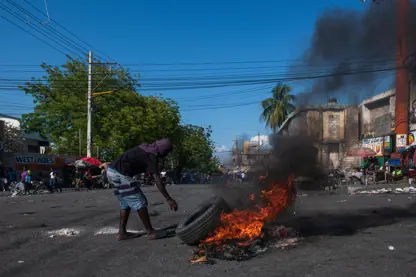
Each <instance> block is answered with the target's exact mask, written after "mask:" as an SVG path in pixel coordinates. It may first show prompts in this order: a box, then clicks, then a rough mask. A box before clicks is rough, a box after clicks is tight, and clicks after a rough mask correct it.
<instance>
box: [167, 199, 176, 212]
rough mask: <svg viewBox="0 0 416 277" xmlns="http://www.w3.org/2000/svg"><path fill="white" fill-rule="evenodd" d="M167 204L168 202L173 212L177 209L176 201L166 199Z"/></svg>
mask: <svg viewBox="0 0 416 277" xmlns="http://www.w3.org/2000/svg"><path fill="white" fill-rule="evenodd" d="M168 204H169V206H170V209H171V210H173V211H175V212H176V211H177V210H178V203H176V201H175V200H173V199H172V198H171V199H169V200H168Z"/></svg>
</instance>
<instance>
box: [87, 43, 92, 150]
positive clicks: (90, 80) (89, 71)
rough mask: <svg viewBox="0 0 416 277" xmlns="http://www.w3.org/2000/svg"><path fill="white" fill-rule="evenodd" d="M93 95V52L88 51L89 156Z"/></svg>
mask: <svg viewBox="0 0 416 277" xmlns="http://www.w3.org/2000/svg"><path fill="white" fill-rule="evenodd" d="M91 97H92V52H91V51H90V52H89V53H88V118H87V157H91V112H92V111H91Z"/></svg>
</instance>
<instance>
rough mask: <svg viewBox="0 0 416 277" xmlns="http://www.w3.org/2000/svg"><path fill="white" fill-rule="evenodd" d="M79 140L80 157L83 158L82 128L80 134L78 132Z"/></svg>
mask: <svg viewBox="0 0 416 277" xmlns="http://www.w3.org/2000/svg"><path fill="white" fill-rule="evenodd" d="M78 140H79V143H78V144H79V156H80V157H81V155H82V137H81V128H79V132H78Z"/></svg>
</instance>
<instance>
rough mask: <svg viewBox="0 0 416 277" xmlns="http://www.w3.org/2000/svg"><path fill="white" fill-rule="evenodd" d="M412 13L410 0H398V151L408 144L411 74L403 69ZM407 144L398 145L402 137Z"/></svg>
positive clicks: (396, 123)
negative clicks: (408, 24) (408, 25)
mask: <svg viewBox="0 0 416 277" xmlns="http://www.w3.org/2000/svg"><path fill="white" fill-rule="evenodd" d="M409 14H410V0H396V35H397V37H396V107H395V110H396V122H395V131H396V152H399V150H403V148H404V147H405V146H406V145H407V144H408V132H409V74H408V72H407V70H405V69H403V64H404V61H405V59H406V57H407V34H408V30H407V29H408V28H407V23H408V20H409ZM403 136H404V137H405V139H406V145H400V144H399V145H397V142H398V141H399V140H400V137H403Z"/></svg>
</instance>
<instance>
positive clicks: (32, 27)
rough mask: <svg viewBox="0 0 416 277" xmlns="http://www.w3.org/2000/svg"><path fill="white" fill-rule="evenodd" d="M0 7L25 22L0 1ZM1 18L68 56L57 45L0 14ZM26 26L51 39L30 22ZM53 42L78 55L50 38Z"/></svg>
mask: <svg viewBox="0 0 416 277" xmlns="http://www.w3.org/2000/svg"><path fill="white" fill-rule="evenodd" d="M0 8H1V9H2V10H4V11H5V12H7V13H9V14H10V15H12V16H13V17H15V18H17V19H20V21H21V22H23V23H25V19H24V18H23V17H21V16H20V15H18V14H17V13H15V12H13V11H12V10H11V9H9V8H8V7H6V6H5V5H3V4H1V3H0ZM0 16H1V17H2V18H3V19H5V20H7V21H8V22H10V23H11V24H13V25H14V26H16V27H18V28H19V29H21V30H23V31H24V32H26V33H28V34H30V35H31V36H33V37H34V38H36V39H38V40H39V41H41V42H43V43H45V44H47V45H48V46H50V47H52V48H53V49H55V50H57V51H58V52H60V53H62V54H64V55H65V56H68V55H67V54H66V53H64V52H63V51H61V50H59V49H58V48H57V47H55V46H53V45H52V44H50V43H48V42H46V41H45V40H43V39H41V38H39V37H38V36H36V35H34V34H32V33H31V32H29V31H27V30H26V29H25V28H23V27H21V26H19V25H18V24H16V23H14V22H12V21H11V20H9V19H8V18H6V17H4V16H2V15H0ZM26 25H27V26H29V27H30V28H31V29H33V30H35V31H36V32H38V33H39V34H41V35H43V36H45V37H47V38H49V39H51V38H50V37H48V36H47V35H45V34H43V33H42V31H40V30H39V29H38V28H37V27H34V26H33V25H32V24H26ZM51 40H52V41H53V42H54V43H56V44H58V45H60V46H61V47H62V48H65V49H66V50H68V51H69V52H72V53H73V54H75V55H78V54H77V53H76V52H74V51H72V50H71V49H70V48H68V47H66V46H65V45H63V44H62V43H60V42H58V41H56V40H55V39H51Z"/></svg>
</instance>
